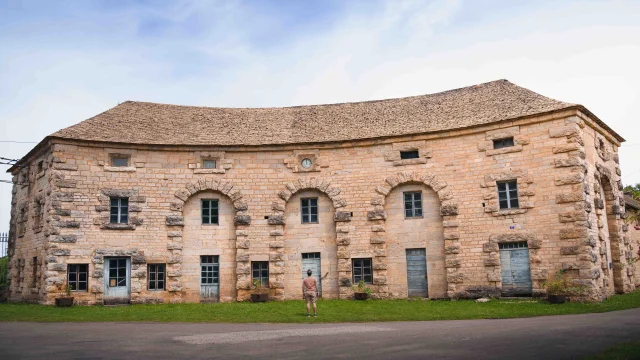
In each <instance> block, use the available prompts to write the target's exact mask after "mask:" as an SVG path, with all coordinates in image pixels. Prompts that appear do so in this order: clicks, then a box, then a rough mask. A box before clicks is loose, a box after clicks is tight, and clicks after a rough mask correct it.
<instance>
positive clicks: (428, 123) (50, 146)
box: [9, 80, 637, 304]
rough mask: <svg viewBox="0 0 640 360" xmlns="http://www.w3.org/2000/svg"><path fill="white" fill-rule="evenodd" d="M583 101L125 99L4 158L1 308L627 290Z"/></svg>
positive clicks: (493, 94) (510, 97)
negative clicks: (306, 280) (566, 288)
mask: <svg viewBox="0 0 640 360" xmlns="http://www.w3.org/2000/svg"><path fill="white" fill-rule="evenodd" d="M622 141H624V140H623V138H622V137H621V136H620V135H618V134H617V133H616V132H614V131H613V130H612V129H610V128H609V127H608V126H607V125H606V124H605V123H603V122H602V121H601V120H600V119H598V118H597V117H596V116H595V115H594V114H592V113H591V112H590V111H588V110H587V109H586V108H585V107H583V106H581V105H576V104H569V103H564V102H560V101H556V100H553V99H549V98H546V97H544V96H541V95H538V94H536V93H534V92H531V91H529V90H527V89H523V88H521V87H518V86H516V85H513V84H512V83H509V82H508V81H505V80H500V81H495V82H490V83H486V84H481V85H477V86H471V87H467V88H462V89H457V90H452V91H447V92H443V93H438V94H432V95H424V96H414V97H408V98H401V99H391V100H383V101H370V102H361V103H346V104H334V105H318V106H300V107H290V108H269V109H225V108H205V107H191V106H175V105H163V104H153V103H143V102H131V101H128V102H125V103H122V104H120V105H118V106H116V107H114V108H113V109H110V110H107V111H106V112H104V113H102V114H99V115H97V116H95V117H93V118H90V119H88V120H86V121H84V122H81V123H79V124H77V125H74V126H71V127H69V128H66V129H63V130H60V131H58V132H56V133H54V134H52V135H50V136H48V137H46V138H45V139H44V140H42V142H40V143H39V144H38V145H37V146H36V147H35V148H34V149H33V150H31V151H30V152H29V153H28V154H27V155H26V156H25V157H24V158H22V159H21V160H20V161H19V162H18V164H17V165H16V166H14V167H13V168H11V169H10V172H11V173H12V174H13V175H14V188H13V201H12V212H11V214H12V217H11V227H10V250H9V252H10V277H11V279H10V300H11V301H38V302H41V303H46V304H50V303H52V302H53V299H54V298H55V297H56V296H59V294H60V292H61V289H62V288H64V287H65V285H66V284H69V285H70V286H71V287H72V289H73V290H74V291H73V296H74V297H75V299H76V301H77V302H78V303H81V304H95V303H103V302H104V303H111V302H121V301H125V302H127V301H130V302H132V303H153V302H198V301H234V300H245V299H247V298H248V296H249V294H250V293H251V291H252V290H251V288H250V285H251V284H252V280H254V279H255V280H259V281H262V282H263V283H264V284H265V285H267V287H268V291H269V294H270V296H271V297H272V298H274V299H299V298H300V296H301V279H302V273H303V271H305V270H306V269H307V268H312V269H313V270H314V271H315V272H314V274H315V275H316V276H319V277H320V278H321V292H322V296H323V297H325V298H349V297H350V296H351V294H352V288H351V286H352V284H354V283H358V282H360V281H364V282H365V283H367V284H369V287H370V288H371V290H372V294H373V295H374V296H376V297H382V298H405V297H407V296H419V297H429V298H448V297H449V298H450V297H473V296H478V295H482V294H487V293H488V294H493V295H495V294H499V293H502V294H508V295H538V294H543V293H544V290H543V288H542V286H541V283H542V281H544V280H545V279H546V278H547V277H548V276H550V275H552V274H553V273H554V272H556V271H558V270H559V269H564V270H566V272H567V273H568V274H569V275H570V276H572V277H573V278H574V279H575V281H577V282H580V283H583V284H585V285H587V286H588V287H589V289H590V297H591V299H593V300H600V299H603V298H606V297H607V296H610V295H611V294H613V293H622V292H629V291H632V290H633V289H634V283H635V281H634V280H635V276H636V275H634V267H633V266H632V265H630V261H629V259H631V257H632V256H633V250H634V248H635V247H636V246H637V245H635V244H632V243H631V240H630V237H629V236H628V233H627V231H628V227H627V226H625V225H624V222H623V220H622V218H623V217H624V214H625V207H624V205H625V200H624V197H623V194H622V183H621V181H620V174H621V173H620V167H619V162H618V148H619V147H620V144H621V142H622Z"/></svg>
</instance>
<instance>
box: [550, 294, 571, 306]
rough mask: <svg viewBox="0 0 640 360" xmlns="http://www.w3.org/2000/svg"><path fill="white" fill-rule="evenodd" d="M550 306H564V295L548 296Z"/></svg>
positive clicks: (565, 297) (565, 298)
mask: <svg viewBox="0 0 640 360" xmlns="http://www.w3.org/2000/svg"><path fill="white" fill-rule="evenodd" d="M547 300H549V303H551V304H564V303H565V302H566V301H567V296H566V295H549V296H548V297H547Z"/></svg>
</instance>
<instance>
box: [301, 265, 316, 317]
mask: <svg viewBox="0 0 640 360" xmlns="http://www.w3.org/2000/svg"><path fill="white" fill-rule="evenodd" d="M311 274H312V272H311V269H309V270H307V278H306V279H304V280H302V299H303V300H306V301H307V317H310V316H311V312H310V310H311V309H310V308H309V305H310V304H311V303H313V316H314V317H317V316H318V311H317V309H316V298H317V297H318V282H317V281H316V279H315V278H313V277H311Z"/></svg>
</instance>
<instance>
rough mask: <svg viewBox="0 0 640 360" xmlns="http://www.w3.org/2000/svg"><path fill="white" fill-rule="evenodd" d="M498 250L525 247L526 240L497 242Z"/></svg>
mask: <svg viewBox="0 0 640 360" xmlns="http://www.w3.org/2000/svg"><path fill="white" fill-rule="evenodd" d="M498 247H499V248H500V250H511V249H527V248H528V247H529V246H528V245H527V242H526V241H522V242H514V243H500V244H498Z"/></svg>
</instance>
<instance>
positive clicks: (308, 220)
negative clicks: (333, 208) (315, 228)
mask: <svg viewBox="0 0 640 360" xmlns="http://www.w3.org/2000/svg"><path fill="white" fill-rule="evenodd" d="M305 201H306V202H307V205H305ZM312 202H315V205H313V204H312ZM318 203H319V201H318V198H317V197H309V198H300V222H301V223H302V224H319V223H320V214H319V206H318ZM314 210H315V214H314V213H313V211H314ZM305 211H306V214H305ZM313 216H315V221H313V220H314V218H313Z"/></svg>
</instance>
